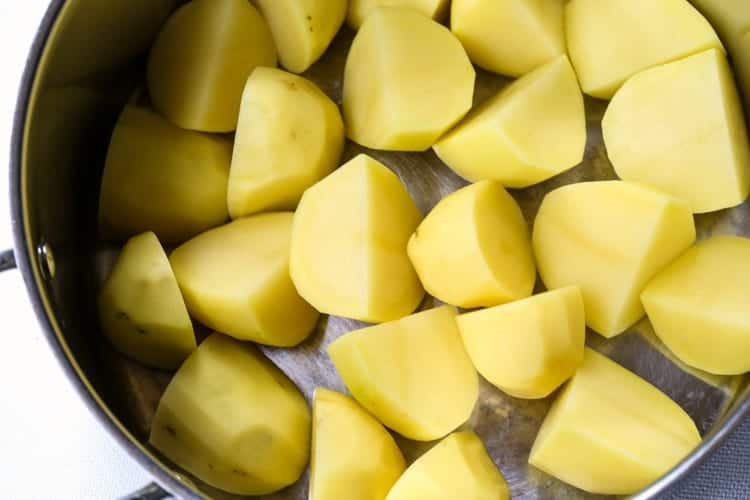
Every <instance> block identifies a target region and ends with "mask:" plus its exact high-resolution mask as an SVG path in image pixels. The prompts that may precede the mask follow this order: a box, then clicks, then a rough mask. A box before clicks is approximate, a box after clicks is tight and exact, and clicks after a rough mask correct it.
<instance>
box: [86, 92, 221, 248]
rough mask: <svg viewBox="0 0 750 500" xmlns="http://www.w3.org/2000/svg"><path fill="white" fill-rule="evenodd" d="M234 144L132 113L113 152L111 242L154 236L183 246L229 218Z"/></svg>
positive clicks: (102, 202) (102, 200)
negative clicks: (231, 164) (229, 185)
mask: <svg viewBox="0 0 750 500" xmlns="http://www.w3.org/2000/svg"><path fill="white" fill-rule="evenodd" d="M231 158H232V143H231V142H230V141H228V140H227V139H224V138H223V137H218V136H212V135H209V134H203V133H200V132H193V131H189V130H182V129H180V128H178V127H176V126H174V125H172V124H171V123H169V122H168V121H167V120H165V119H164V118H162V117H161V116H159V115H157V114H156V113H154V112H153V111H151V110H149V109H145V108H137V107H126V108H125V109H124V110H123V112H122V114H121V115H120V118H119V120H118V121H117V125H116V126H115V129H114V132H112V139H111V140H110V143H109V150H108V151H107V160H106V164H105V166H104V174H103V176H102V187H101V194H100V196H99V225H100V231H101V234H102V236H103V237H104V238H105V239H115V240H120V239H126V238H129V237H131V236H134V235H136V234H140V233H142V232H144V231H153V232H154V233H156V235H157V236H158V237H159V239H160V240H161V241H162V242H165V243H180V242H183V241H185V240H186V239H188V238H191V237H192V236H195V235H196V234H198V233H200V232H202V231H205V230H206V229H209V228H212V227H214V226H218V225H219V224H222V223H223V222H224V221H226V220H227V218H228V213H227V178H228V176H229V165H230V161H231Z"/></svg>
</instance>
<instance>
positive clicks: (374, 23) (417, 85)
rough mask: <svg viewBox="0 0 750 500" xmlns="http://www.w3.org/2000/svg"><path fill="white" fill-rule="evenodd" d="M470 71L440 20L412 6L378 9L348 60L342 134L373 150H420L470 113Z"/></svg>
mask: <svg viewBox="0 0 750 500" xmlns="http://www.w3.org/2000/svg"><path fill="white" fill-rule="evenodd" d="M474 77H475V73H474V68H473V67H472V65H471V61H469V58H468V57H467V55H466V52H464V49H463V47H462V46H461V43H460V42H459V41H458V39H457V38H456V37H455V36H453V34H452V33H451V32H450V31H448V29H447V28H446V27H445V26H442V25H440V24H438V23H436V22H435V21H433V20H431V19H429V18H428V17H426V16H423V15H422V14H420V13H419V12H417V11H414V10H412V9H407V8H396V7H378V8H377V9H375V11H373V12H372V13H371V14H370V15H369V16H368V17H367V20H366V21H365V23H364V24H363V25H362V27H361V28H360V29H359V31H358V32H357V35H356V36H355V37H354V41H353V42H352V46H351V49H350V50H349V55H348V56H347V59H346V67H345V69H344V83H343V85H344V91H343V92H344V103H343V109H344V122H345V123H346V134H347V137H349V139H351V140H353V141H354V142H356V143H359V144H361V145H363V146H366V147H368V148H372V149H383V150H396V151H424V150H426V149H428V148H429V147H430V146H432V145H433V144H434V143H435V141H436V140H437V139H438V138H439V137H440V136H441V135H442V134H443V133H444V132H445V131H446V130H448V129H449V128H451V127H452V126H453V125H454V124H455V123H457V122H458V121H459V120H460V119H461V118H462V117H463V116H464V115H465V114H466V112H468V111H469V109H470V108H471V104H472V98H473V95H474Z"/></svg>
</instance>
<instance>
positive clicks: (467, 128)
mask: <svg viewBox="0 0 750 500" xmlns="http://www.w3.org/2000/svg"><path fill="white" fill-rule="evenodd" d="M545 1H546V0H545ZM585 147H586V112H585V110H584V107H583V95H582V94H581V89H580V88H579V87H578V80H577V79H576V75H575V73H574V72H573V68H572V67H571V66H570V61H568V58H567V57H566V56H564V55H562V56H560V57H558V58H556V59H554V60H552V61H551V62H549V63H547V64H545V65H543V66H542V67H540V68H538V69H536V70H534V71H532V72H531V73H529V74H527V75H525V76H523V77H522V78H520V79H518V80H516V81H515V82H514V83H512V84H511V85H510V86H508V87H506V88H505V89H503V90H502V91H500V93H498V94H497V95H496V96H495V97H493V98H490V99H489V100H487V101H485V102H484V103H483V104H482V105H480V106H479V107H478V108H476V109H475V110H473V111H472V112H471V113H470V114H469V116H468V117H467V118H466V119H465V120H464V121H462V122H461V123H459V124H458V125H457V126H456V127H455V128H454V129H453V130H451V131H450V132H448V133H447V134H445V135H444V136H443V137H442V138H441V139H440V140H439V141H438V142H437V143H436V144H435V145H434V146H433V149H434V150H435V153H436V154H437V155H438V157H440V159H441V160H443V161H444V162H445V163H446V164H447V165H448V166H449V167H450V168H451V169H452V170H454V171H455V172H456V173H457V174H458V175H460V176H462V177H464V178H465V179H469V180H471V181H478V180H482V179H494V180H497V181H500V182H501V183H502V184H503V185H504V186H508V187H513V188H522V187H527V186H530V185H532V184H536V183H538V182H542V181H545V180H547V179H549V178H550V177H553V176H555V175H557V174H559V173H560V172H563V171H565V170H568V169H569V168H572V167H574V166H575V165H578V164H579V163H580V162H581V161H582V160H583V153H584V149H585Z"/></svg>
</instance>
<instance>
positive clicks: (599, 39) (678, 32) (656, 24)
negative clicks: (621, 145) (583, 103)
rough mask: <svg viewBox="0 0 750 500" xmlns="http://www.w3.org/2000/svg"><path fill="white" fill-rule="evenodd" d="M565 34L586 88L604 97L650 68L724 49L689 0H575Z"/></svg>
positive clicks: (567, 16) (570, 4)
mask: <svg viewBox="0 0 750 500" xmlns="http://www.w3.org/2000/svg"><path fill="white" fill-rule="evenodd" d="M665 26H669V29H665ZM565 33H566V37H567V42H568V53H569V54H570V59H571V61H572V62H573V67H575V69H576V73H577V74H578V79H579V81H580V82H581V88H583V91H584V92H585V93H587V94H589V95H592V96H594V97H599V98H602V99H609V98H611V97H612V96H613V95H614V93H615V91H616V90H617V89H618V88H619V87H620V86H621V85H622V84H623V82H625V80H627V79H628V78H630V77H631V76H632V75H634V74H636V73H638V72H639V71H642V70H644V69H646V68H650V67H652V66H658V65H660V64H664V63H667V62H670V61H676V60H677V59H681V58H683V57H686V56H689V55H691V54H695V53H697V52H702V51H704V50H706V49H710V48H716V49H719V50H723V48H722V45H721V42H720V41H719V37H718V36H716V33H715V32H714V29H713V28H712V27H711V25H710V24H709V23H708V21H707V20H706V19H705V18H704V17H703V16H702V15H701V14H700V12H698V11H697V10H696V9H695V8H694V7H693V6H692V5H690V3H689V2H688V1H687V0H607V1H602V0H570V2H568V4H567V5H566V7H565Z"/></svg>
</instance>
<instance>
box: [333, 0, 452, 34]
mask: <svg viewBox="0 0 750 500" xmlns="http://www.w3.org/2000/svg"><path fill="white" fill-rule="evenodd" d="M449 4H450V0H349V10H348V13H347V16H346V21H347V23H348V24H349V26H351V27H352V28H354V29H355V30H356V29H358V28H359V27H360V26H361V25H362V23H363V22H364V20H365V18H366V17H367V16H369V15H370V14H371V13H372V12H373V11H374V10H375V8H377V7H408V8H410V9H414V10H416V11H417V12H419V13H420V14H424V15H425V16H427V17H429V18H432V19H435V20H436V21H440V20H441V18H442V17H443V15H444V14H446V13H447V11H448V5H449Z"/></svg>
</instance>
